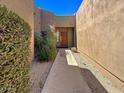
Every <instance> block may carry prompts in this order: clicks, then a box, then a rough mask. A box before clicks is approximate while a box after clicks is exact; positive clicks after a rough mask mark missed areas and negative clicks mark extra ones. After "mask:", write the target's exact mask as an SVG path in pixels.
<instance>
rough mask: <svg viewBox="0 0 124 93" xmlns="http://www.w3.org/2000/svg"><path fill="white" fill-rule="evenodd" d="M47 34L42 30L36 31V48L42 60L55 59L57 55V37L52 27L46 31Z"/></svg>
mask: <svg viewBox="0 0 124 93" xmlns="http://www.w3.org/2000/svg"><path fill="white" fill-rule="evenodd" d="M46 33H47V34H46V36H45V37H43V35H42V34H41V33H40V32H36V35H35V37H36V47H37V48H36V50H37V56H38V57H39V59H40V60H47V61H48V60H53V59H54V58H55V56H56V53H57V50H56V37H55V35H54V31H52V29H51V28H49V29H48V31H47V32H46Z"/></svg>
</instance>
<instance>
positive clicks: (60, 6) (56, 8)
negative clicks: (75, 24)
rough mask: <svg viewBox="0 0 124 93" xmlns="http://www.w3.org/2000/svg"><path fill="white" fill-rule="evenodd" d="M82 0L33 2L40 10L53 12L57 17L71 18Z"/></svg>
mask: <svg viewBox="0 0 124 93" xmlns="http://www.w3.org/2000/svg"><path fill="white" fill-rule="evenodd" d="M82 1H83V0H33V2H34V3H35V5H36V6H37V7H39V8H41V9H44V10H47V11H50V12H53V13H54V14H55V15H59V16H71V15H73V14H75V13H76V12H77V10H78V8H79V7H80V5H81V3H82Z"/></svg>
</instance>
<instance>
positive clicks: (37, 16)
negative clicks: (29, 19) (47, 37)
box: [34, 5, 42, 32]
mask: <svg viewBox="0 0 124 93" xmlns="http://www.w3.org/2000/svg"><path fill="white" fill-rule="evenodd" d="M41 23H42V20H41V9H39V8H37V7H36V6H35V5H34V31H35V32H40V31H41V25H42V24H41Z"/></svg>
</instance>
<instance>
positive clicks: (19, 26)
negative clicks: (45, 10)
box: [0, 5, 31, 93]
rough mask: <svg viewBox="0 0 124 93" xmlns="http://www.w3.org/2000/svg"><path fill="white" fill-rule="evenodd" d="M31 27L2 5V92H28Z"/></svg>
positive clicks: (0, 47)
mask: <svg viewBox="0 0 124 93" xmlns="http://www.w3.org/2000/svg"><path fill="white" fill-rule="evenodd" d="M30 37H31V29H30V27H29V25H28V24H27V23H26V22H25V21H24V20H23V19H22V18H20V17H19V16H18V15H17V14H15V13H14V12H12V11H9V10H7V9H6V7H5V6H1V5H0V93H28V91H29V69H30V64H31V51H30Z"/></svg>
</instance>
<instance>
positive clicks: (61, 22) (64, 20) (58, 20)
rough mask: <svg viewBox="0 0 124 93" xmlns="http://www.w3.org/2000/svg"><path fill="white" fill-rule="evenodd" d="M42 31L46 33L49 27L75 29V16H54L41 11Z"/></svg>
mask: <svg viewBox="0 0 124 93" xmlns="http://www.w3.org/2000/svg"><path fill="white" fill-rule="evenodd" d="M41 20H42V25H41V29H42V31H46V30H47V28H48V26H49V25H52V26H54V27H75V16H55V15H54V14H53V13H51V12H48V11H45V10H42V11H41Z"/></svg>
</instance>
